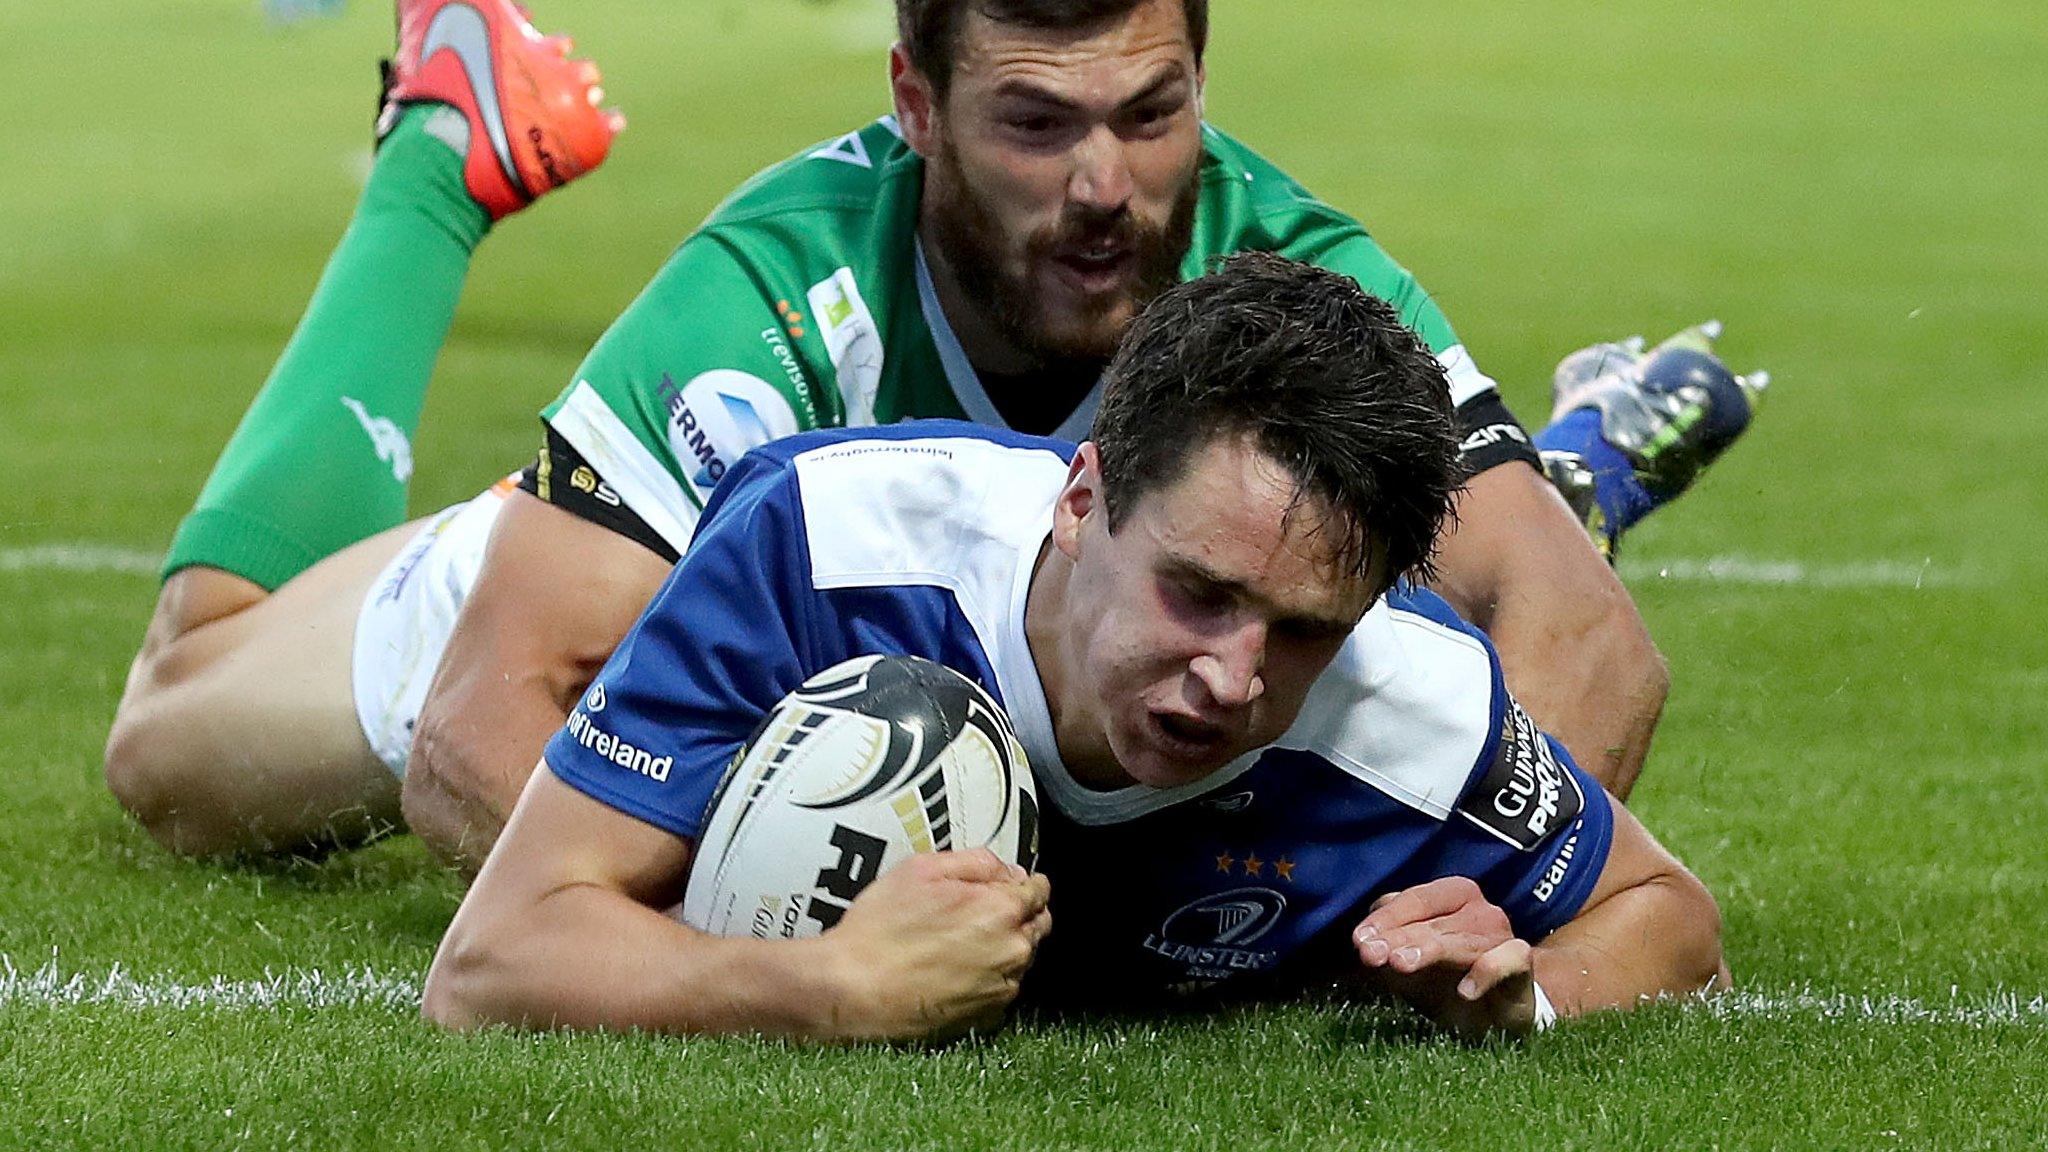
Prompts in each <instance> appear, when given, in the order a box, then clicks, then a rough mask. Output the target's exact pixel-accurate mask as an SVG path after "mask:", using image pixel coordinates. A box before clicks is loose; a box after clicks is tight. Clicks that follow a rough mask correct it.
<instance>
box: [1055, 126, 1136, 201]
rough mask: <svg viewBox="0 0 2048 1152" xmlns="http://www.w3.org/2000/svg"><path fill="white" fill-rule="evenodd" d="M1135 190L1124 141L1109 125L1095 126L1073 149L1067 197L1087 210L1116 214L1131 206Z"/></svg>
mask: <svg viewBox="0 0 2048 1152" xmlns="http://www.w3.org/2000/svg"><path fill="white" fill-rule="evenodd" d="M1135 189H1136V185H1135V184H1134V182H1133V181H1132V179H1131V164H1130V158H1129V156H1127V155H1126V154H1125V151H1124V142H1123V140H1121V139H1120V138H1118V136H1117V134H1116V133H1115V132H1114V131H1113V130H1111V129H1110V128H1109V126H1108V125H1097V126H1096V128H1095V129H1094V130H1093V131H1091V132H1089V133H1088V135H1087V136H1086V137H1084V138H1083V139H1082V141H1081V143H1080V145H1079V146H1078V147H1076V148H1075V149H1074V172H1073V176H1072V178H1071V179H1069V180H1068V182H1067V195H1068V197H1069V198H1070V199H1071V200H1073V201H1074V202H1075V203H1077V204H1084V205H1086V206H1088V207H1090V208H1094V209H1097V210H1101V211H1115V210H1116V209H1118V208H1121V207H1123V206H1124V205H1125V204H1128V203H1130V200H1131V196H1132V194H1133V192H1134V191H1135Z"/></svg>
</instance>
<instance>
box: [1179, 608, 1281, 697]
mask: <svg viewBox="0 0 2048 1152" xmlns="http://www.w3.org/2000/svg"><path fill="white" fill-rule="evenodd" d="M1265 663H1266V626H1265V624H1264V623H1262V622H1259V621H1246V622H1245V623H1244V624H1242V625H1240V626H1238V627H1236V628H1233V629H1231V630H1230V631H1228V632H1225V633H1222V634H1220V635H1219V636H1218V637H1217V639H1216V642H1215V643H1214V644H1212V645H1210V647H1209V650H1208V651H1206V652H1203V653H1202V654H1201V655H1199V656H1196V657H1195V658H1194V659H1193V660H1192V661H1190V662H1189V664H1188V670H1189V671H1190V672H1191V673H1193V674H1194V677H1195V679H1196V680H1197V681H1199V682H1200V683H1201V685H1202V689H1203V690H1204V691H1206V692H1207V693H1208V694H1209V697H1210V698H1211V699H1212V700H1214V701H1215V702H1216V704H1217V705H1218V706H1219V707H1222V708H1226V709H1237V708H1244V707H1246V706H1248V705H1250V704H1251V703H1252V701H1254V700H1257V699H1258V698H1259V697H1260V696H1263V695H1265V692H1266V681H1265V678H1264V676H1262V675H1261V672H1262V671H1263V669H1264V667H1265Z"/></svg>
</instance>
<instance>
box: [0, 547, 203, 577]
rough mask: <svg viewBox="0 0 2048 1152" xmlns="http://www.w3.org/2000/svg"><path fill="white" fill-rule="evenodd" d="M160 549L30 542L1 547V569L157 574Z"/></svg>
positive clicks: (139, 574)
mask: <svg viewBox="0 0 2048 1152" xmlns="http://www.w3.org/2000/svg"><path fill="white" fill-rule="evenodd" d="M163 563H164V558H163V554H162V553H160V552H145V551H143V550H141V549H139V548H121V547H117V546H114V545H111V544H30V545H27V546H25V547H20V548H0V572H121V573H125V574H128V575H133V576H154V575H156V574H157V572H158V571H159V570H161V569H162V568H163Z"/></svg>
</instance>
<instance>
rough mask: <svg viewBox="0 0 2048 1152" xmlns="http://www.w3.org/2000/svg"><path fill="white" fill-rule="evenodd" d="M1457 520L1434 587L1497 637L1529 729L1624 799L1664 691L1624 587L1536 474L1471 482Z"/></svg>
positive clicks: (1495, 475) (1658, 665)
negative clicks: (1546, 736) (1536, 728)
mask: <svg viewBox="0 0 2048 1152" xmlns="http://www.w3.org/2000/svg"><path fill="white" fill-rule="evenodd" d="M1458 518H1459V519H1458V523H1457V525H1456V526H1455V527H1454V528H1453V529H1452V530H1450V531H1449V532H1447V533H1446V534H1445V536H1444V537H1443V539H1442V540H1441V541H1440V542H1439V549H1440V551H1439V568H1440V570H1441V577H1440V579H1439V580H1438V581H1437V583H1436V585H1435V588H1436V591H1437V592H1439V593H1440V594H1441V595H1442V596H1443V597H1444V598H1445V599H1446V600H1448V601H1449V602H1450V604H1451V606H1452V607H1453V608H1455V609H1457V610H1458V612H1459V614H1460V615H1462V616H1464V617H1465V618H1466V619H1467V620H1470V621H1472V622H1473V623H1474V624H1477V625H1478V626H1479V627H1480V628H1482V629H1484V630H1485V631H1486V633H1487V635H1488V636H1489V637H1490V638H1491V639H1492V640H1493V643H1494V647H1495V648H1496V649H1497V650H1498V651H1499V653H1500V658H1501V665H1502V668H1503V670H1504V671H1505V673H1506V675H1507V682H1508V688H1509V689H1510V691H1512V692H1513V693H1514V695H1515V698H1516V699H1517V700H1518V701H1520V702H1521V704H1522V706H1523V707H1524V708H1526V709H1527V710H1528V711H1529V714H1530V715H1531V716H1532V717H1534V718H1535V720H1536V722H1537V723H1538V724H1539V725H1541V726H1542V728H1543V729H1544V730H1545V731H1546V732H1549V733H1550V734H1551V735H1552V736H1554V737H1556V738H1557V739H1558V740H1559V741H1561V742H1562V743H1563V744H1564V746H1565V747H1566V748H1567V749H1569V750H1570V751H1571V754H1572V758H1573V759H1574V760H1576V761H1578V763H1579V765H1580V766H1581V767H1583V768H1585V769H1586V770H1587V771H1588V772H1590V773H1592V774H1593V775H1594V777H1595V778H1597V779H1598V780H1599V781H1600V782H1601V783H1602V784H1604V785H1605V786H1606V787H1607V790H1608V791H1610V792H1612V793H1614V794H1615V795H1616V796H1619V797H1622V798H1624V799H1625V798H1626V797H1627V795H1628V792H1629V789H1630V788H1631V787H1633V786H1634V784H1635V780H1636V776H1637V775H1638V774H1639V773H1640V772H1641V771H1642V766H1643V758H1644V757H1645V756H1646V755H1647V754H1648V752H1649V746H1650V737H1651V734H1652V733H1653V731H1654V730H1655V729H1656V726H1657V718H1658V716H1659V715H1660V714H1661V713H1662V711H1663V708H1664V697H1665V694H1666V692H1667V691H1668V689H1669V686H1670V680H1669V675H1668V673H1667V672H1666V670H1665V667H1664V660H1663V657H1661V656H1660V655H1659V654H1658V653H1657V649H1656V646H1655V645H1654V644H1652V643H1651V641H1650V635H1649V630H1648V629H1647V628H1646V627H1645V626H1644V624H1643V621H1642V618H1641V616H1640V615H1638V614H1637V612H1636V609H1635V604H1634V603H1633V602H1632V601H1631V600H1630V599H1629V595H1628V590H1627V589H1626V588H1624V587H1622V584H1621V581H1620V580H1619V579H1617V578H1616V577H1615V575H1614V572H1613V570H1612V569H1610V568H1609V567H1608V566H1607V563H1606V561H1604V560H1602V559H1601V558H1600V556H1599V554H1598V553H1596V552H1595V551H1594V550H1593V548H1592V545H1591V543H1590V542H1589V541H1588V540H1587V538H1586V531H1585V529H1584V528H1583V527H1582V526H1580V524H1579V523H1578V522H1577V521H1576V520H1574V519H1573V518H1572V514H1571V511H1570V509H1569V508H1567V507H1566V506H1565V504H1564V501H1563V499H1562V498H1561V497H1559V496H1558V495H1557V493H1556V491H1555V490H1554V489H1552V488H1551V487H1550V484H1549V481H1547V480H1545V479H1544V478H1543V477H1542V476H1541V475H1539V474H1538V473H1537V472H1536V471H1535V470H1534V469H1532V468H1528V467H1525V466H1523V465H1520V464H1506V465H1502V466H1500V467H1497V468H1493V469H1490V470H1488V471H1486V472H1483V473H1481V474H1480V475H1478V476H1476V477H1474V478H1473V479H1472V481H1471V485H1470V488H1469V490H1468V491H1467V492H1466V494H1465V496H1464V497H1463V498H1462V499H1461V500H1460V502H1459V505H1458Z"/></svg>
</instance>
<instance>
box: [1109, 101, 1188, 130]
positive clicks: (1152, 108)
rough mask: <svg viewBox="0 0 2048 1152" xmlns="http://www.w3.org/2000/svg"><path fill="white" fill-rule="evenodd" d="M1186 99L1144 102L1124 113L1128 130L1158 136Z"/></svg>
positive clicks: (1184, 104)
mask: <svg viewBox="0 0 2048 1152" xmlns="http://www.w3.org/2000/svg"><path fill="white" fill-rule="evenodd" d="M1186 106H1187V102H1186V101H1185V100H1161V101H1155V102H1153V103H1150V104H1142V105H1139V106H1138V107H1136V108H1134V109H1132V110H1130V111H1129V112H1126V113H1125V114H1124V124H1125V126H1126V131H1128V132H1131V133H1133V134H1135V135H1140V136H1156V135H1158V134H1159V133H1160V132H1163V131H1165V130H1166V127H1167V125H1168V124H1169V123H1170V122H1171V121H1172V120H1173V118H1174V116H1175V114H1177V113H1178V112H1179V111H1180V110H1181V109H1182V108H1184V107H1186Z"/></svg>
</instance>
